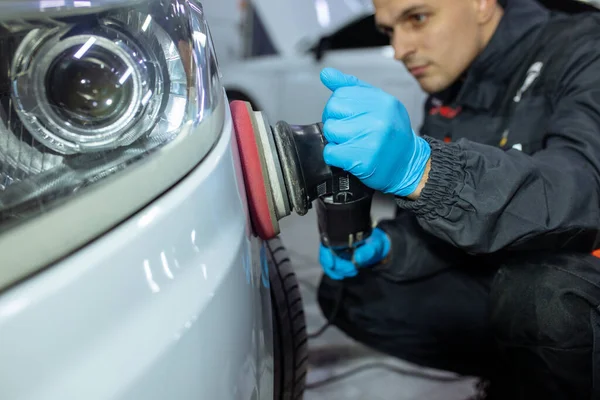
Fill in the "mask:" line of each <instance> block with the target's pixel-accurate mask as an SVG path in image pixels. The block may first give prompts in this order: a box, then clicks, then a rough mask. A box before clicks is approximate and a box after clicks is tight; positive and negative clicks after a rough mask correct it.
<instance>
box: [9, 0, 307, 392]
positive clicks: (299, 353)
mask: <svg viewBox="0 0 600 400" xmlns="http://www.w3.org/2000/svg"><path fill="white" fill-rule="evenodd" d="M0 54H1V56H2V61H3V62H2V63H0V87H1V89H2V90H1V91H0V399H2V400H42V399H44V400H83V399H85V400H96V399H97V400H107V399H122V400H142V399H143V400H165V399H169V400H186V399H190V400H192V399H194V400H197V399H215V400H216V399H240V400H241V399H244V400H256V399H269V400H270V399H274V400H294V399H299V398H301V397H302V393H303V390H304V382H305V376H306V369H307V355H306V354H307V344H306V338H307V336H306V329H305V318H304V314H303V310H302V301H301V298H300V292H299V289H298V284H297V281H296V278H295V275H294V273H293V271H292V269H291V265H290V263H289V260H288V258H287V256H286V250H285V248H284V247H283V246H282V245H281V242H280V240H279V239H278V238H275V239H272V240H270V241H268V242H263V241H261V240H259V239H258V238H257V237H256V236H255V235H254V234H253V232H252V227H251V222H250V221H251V220H250V217H249V214H248V202H247V196H246V190H245V186H244V180H243V175H242V172H241V165H240V158H239V155H238V147H237V144H236V137H235V136H234V132H233V125H232V118H231V112H230V109H229V104H228V101H227V97H226V96H225V91H224V89H223V86H222V83H221V77H220V71H219V67H218V64H217V60H216V57H215V49H214V48H213V44H212V40H211V35H210V33H209V29H208V25H207V23H206V21H205V17H204V14H203V11H202V7H201V4H200V3H199V2H198V1H196V0H145V1H137V0H91V1H83V0H81V1H80V0H76V1H71V0H67V1H54V0H21V1H18V2H15V1H12V0H0Z"/></svg>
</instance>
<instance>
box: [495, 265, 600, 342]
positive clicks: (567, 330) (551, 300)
mask: <svg viewBox="0 0 600 400" xmlns="http://www.w3.org/2000/svg"><path fill="white" fill-rule="evenodd" d="M589 261H592V262H595V261H594V260H587V259H586V258H585V257H582V256H571V255H557V256H555V257H544V258H542V259H539V260H532V261H527V262H522V261H518V262H514V263H510V264H507V265H504V266H503V267H502V268H500V270H499V271H498V273H497V274H496V277H495V279H494V281H493V282H492V287H491V293H490V294H491V323H492V329H493V332H494V335H495V337H496V339H497V340H498V341H500V342H501V343H513V344H515V345H516V344H518V345H535V346H550V347H556V348H560V349H568V348H578V347H582V346H590V345H591V343H592V341H593V335H592V329H591V323H590V318H591V315H592V313H593V312H595V311H596V308H597V307H598V304H599V303H600V286H599V285H600V270H597V269H595V266H594V265H593V264H590V263H589Z"/></svg>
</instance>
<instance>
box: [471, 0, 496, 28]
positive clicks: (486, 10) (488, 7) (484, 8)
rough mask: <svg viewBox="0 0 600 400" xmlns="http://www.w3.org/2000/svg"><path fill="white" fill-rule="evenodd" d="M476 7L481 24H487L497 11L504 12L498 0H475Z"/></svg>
mask: <svg viewBox="0 0 600 400" xmlns="http://www.w3.org/2000/svg"><path fill="white" fill-rule="evenodd" d="M473 1H474V2H475V7H476V8H477V20H478V21H479V23H480V24H482V25H485V24H487V23H489V22H490V21H491V20H492V19H494V17H496V16H497V13H501V12H502V7H501V6H500V4H499V3H498V0H473Z"/></svg>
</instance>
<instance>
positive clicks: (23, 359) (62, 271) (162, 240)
mask: <svg viewBox="0 0 600 400" xmlns="http://www.w3.org/2000/svg"><path fill="white" fill-rule="evenodd" d="M81 223H85V221H82V222H81ZM249 229H250V228H249V218H248V213H247V207H246V199H245V193H244V188H243V182H242V178H241V173H240V169H239V165H238V157H237V149H236V146H235V140H234V136H233V135H232V125H231V117H230V115H229V113H227V119H226V122H225V125H224V131H223V133H222V135H221V137H220V139H219V142H218V143H217V144H216V146H215V148H214V149H213V150H212V152H211V153H210V154H209V155H208V156H207V157H206V158H205V159H204V160H203V161H202V163H201V164H200V165H199V166H197V168H195V169H194V170H193V171H192V172H191V173H190V174H189V175H188V176H187V177H185V178H184V179H183V180H182V181H181V182H180V183H179V184H177V185H176V186H175V187H173V188H171V189H170V190H169V191H167V192H166V193H165V194H164V195H162V196H161V197H160V198H158V199H157V200H155V201H154V202H153V203H151V204H149V205H148V206H147V207H145V208H144V209H143V210H142V211H140V212H139V213H137V214H136V215H134V216H132V217H131V218H129V219H128V220H127V221H125V222H123V223H121V224H120V225H119V226H118V227H116V228H115V229H113V230H112V231H110V232H108V233H106V234H104V235H103V236H102V237H100V238H99V239H97V240H95V241H93V242H91V243H89V244H88V245H87V246H85V247H83V248H82V249H80V250H79V251H77V252H75V253H74V254H72V255H70V256H69V257H67V258H65V259H64V260H62V261H61V262H60V263H58V264H55V265H52V266H49V267H48V268H46V269H45V270H44V271H42V272H40V273H38V274H36V275H35V276H33V277H31V278H30V279H28V280H26V281H24V282H22V283H21V284H19V285H17V286H15V287H13V288H11V289H10V290H7V291H5V292H4V293H2V294H1V295H0V388H2V389H0V392H1V393H2V395H1V397H2V398H6V399H23V400H25V399H34V400H38V399H61V400H65V399H87V400H91V399H109V398H110V399H178V400H183V399H198V398H206V399H217V398H219V399H221V398H222V399H232V398H236V399H250V398H269V397H270V396H272V394H270V393H271V392H270V391H271V390H272V373H273V371H272V341H271V336H270V334H271V329H270V324H271V317H270V299H269V289H268V275H267V274H266V272H267V271H265V268H264V266H265V265H266V264H265V260H261V255H260V254H261V251H260V246H262V245H263V244H262V243H261V242H260V241H258V240H256V239H255V238H254V237H253V236H252V235H251V233H250V230H249ZM32 251H35V250H34V249H33V250H32Z"/></svg>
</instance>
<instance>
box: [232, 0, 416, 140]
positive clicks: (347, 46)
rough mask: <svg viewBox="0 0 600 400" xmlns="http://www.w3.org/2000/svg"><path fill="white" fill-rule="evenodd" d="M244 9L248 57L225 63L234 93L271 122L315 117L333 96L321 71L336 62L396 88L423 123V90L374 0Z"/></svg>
mask: <svg viewBox="0 0 600 400" xmlns="http://www.w3.org/2000/svg"><path fill="white" fill-rule="evenodd" d="M245 10H246V13H247V14H246V16H245V17H244V20H245V21H246V36H247V41H248V44H247V46H246V56H245V58H243V59H242V60H238V61H236V62H233V61H232V62H228V63H227V65H224V66H223V68H222V71H223V85H224V86H225V88H226V90H227V93H228V95H229V98H230V100H234V99H240V100H245V101H248V102H250V103H251V104H252V105H253V108H254V109H259V110H261V111H263V112H264V113H265V114H266V115H267V116H268V118H269V120H270V121H278V120H285V121H289V122H291V123H297V124H310V123H314V122H317V121H320V120H321V114H322V112H323V107H324V106H325V103H326V102H327V99H328V98H329V96H330V95H331V92H330V91H329V90H328V89H327V88H326V87H324V86H323V85H322V83H321V82H320V80H319V73H320V72H321V70H322V69H323V68H324V67H334V68H337V69H339V70H341V71H343V72H345V73H348V74H352V75H355V76H357V77H358V78H360V79H362V80H364V81H366V82H369V83H371V84H372V85H374V86H377V87H380V88H382V89H384V90H386V91H387V92H388V93H390V94H393V95H394V96H396V97H397V98H398V99H399V100H401V101H402V103H403V104H404V105H405V106H406V108H407V110H408V113H409V115H410V118H411V122H412V123H413V128H414V129H415V130H416V129H418V128H419V126H420V125H421V121H422V119H423V105H424V101H425V99H426V94H425V93H424V92H423V91H422V90H421V88H420V87H419V85H418V83H417V81H416V80H415V79H414V78H413V76H412V75H411V74H410V73H409V72H408V71H407V69H406V68H405V67H404V65H403V64H402V63H400V62H399V61H397V60H395V59H394V52H393V49H392V47H391V46H390V45H389V38H388V37H387V36H386V35H383V34H382V33H380V32H378V31H377V29H376V28H375V22H374V15H373V12H374V10H373V7H372V3H371V0H314V1H295V0H251V1H249V2H248V4H247V5H246V8H245Z"/></svg>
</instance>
